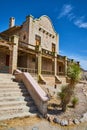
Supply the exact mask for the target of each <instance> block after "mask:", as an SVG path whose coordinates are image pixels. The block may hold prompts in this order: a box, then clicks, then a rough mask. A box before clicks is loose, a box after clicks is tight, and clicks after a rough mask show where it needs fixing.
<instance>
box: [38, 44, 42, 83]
mask: <svg viewBox="0 0 87 130" xmlns="http://www.w3.org/2000/svg"><path fill="white" fill-rule="evenodd" d="M41 69H42V54H41V46H39V51H38V82H39V75H40V74H41Z"/></svg>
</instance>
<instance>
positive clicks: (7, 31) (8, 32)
mask: <svg viewBox="0 0 87 130" xmlns="http://www.w3.org/2000/svg"><path fill="white" fill-rule="evenodd" d="M21 27H22V26H14V27H12V28H9V29H7V30H5V31H3V32H1V33H0V35H1V36H4V35H10V34H11V33H12V32H14V31H18V30H20V29H21Z"/></svg>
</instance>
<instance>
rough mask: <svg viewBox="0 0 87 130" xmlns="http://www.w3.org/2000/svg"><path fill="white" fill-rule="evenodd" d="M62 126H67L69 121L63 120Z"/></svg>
mask: <svg viewBox="0 0 87 130" xmlns="http://www.w3.org/2000/svg"><path fill="white" fill-rule="evenodd" d="M60 124H61V125H62V126H67V125H68V121H67V120H65V119H63V120H62V121H61V122H60Z"/></svg>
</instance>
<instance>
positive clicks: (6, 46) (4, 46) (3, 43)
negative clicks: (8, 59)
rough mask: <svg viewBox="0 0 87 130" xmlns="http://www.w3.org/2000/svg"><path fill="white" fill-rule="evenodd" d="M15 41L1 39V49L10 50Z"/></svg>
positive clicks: (3, 50)
mask: <svg viewBox="0 0 87 130" xmlns="http://www.w3.org/2000/svg"><path fill="white" fill-rule="evenodd" d="M13 45H14V43H12V42H8V41H6V40H3V39H0V50H1V51H2V52H8V51H9V50H12V46H13Z"/></svg>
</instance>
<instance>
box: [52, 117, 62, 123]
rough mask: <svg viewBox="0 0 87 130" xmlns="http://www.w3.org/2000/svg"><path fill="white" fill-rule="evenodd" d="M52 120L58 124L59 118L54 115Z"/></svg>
mask: <svg viewBox="0 0 87 130" xmlns="http://www.w3.org/2000/svg"><path fill="white" fill-rule="evenodd" d="M53 122H55V123H58V124H60V122H61V120H60V119H59V118H57V117H54V120H53Z"/></svg>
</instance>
